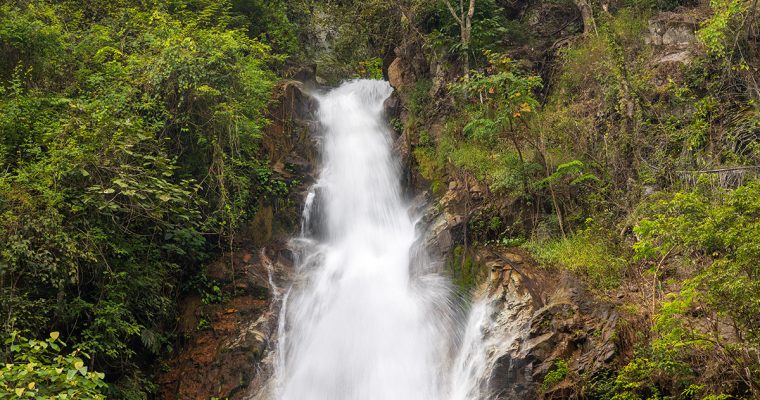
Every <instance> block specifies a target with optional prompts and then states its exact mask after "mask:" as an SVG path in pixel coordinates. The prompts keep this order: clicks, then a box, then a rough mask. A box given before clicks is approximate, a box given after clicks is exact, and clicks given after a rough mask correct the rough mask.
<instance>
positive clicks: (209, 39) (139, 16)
mask: <svg viewBox="0 0 760 400" xmlns="http://www.w3.org/2000/svg"><path fill="white" fill-rule="evenodd" d="M269 3H272V4H274V3H277V2H267V5H266V7H265V6H264V4H263V3H261V2H259V3H256V2H242V1H236V2H228V1H201V0H187V1H184V0H176V1H169V2H153V1H137V0H135V1H128V0H123V1H117V2H112V1H94V2H86V3H81V2H73V1H43V0H35V1H11V2H4V3H3V4H2V5H0V60H2V61H0V164H1V165H2V168H1V169H0V170H1V172H0V242H2V244H0V313H1V314H2V315H3V318H2V325H1V326H0V332H1V333H0V336H2V337H3V338H8V337H10V338H11V340H10V341H5V340H4V342H5V344H4V345H3V346H2V351H0V353H1V354H2V357H3V358H4V359H5V361H6V362H9V363H10V364H9V365H10V366H11V367H10V371H9V372H4V373H3V374H4V375H3V378H2V379H0V381H2V383H0V384H2V385H4V387H5V386H7V387H10V388H15V387H18V388H19V389H14V390H15V391H16V392H19V391H22V390H24V391H25V393H26V394H30V393H36V394H35V395H36V396H43V397H45V398H49V397H47V396H55V395H57V396H58V398H66V396H67V394H66V393H68V396H69V397H68V398H102V397H103V396H105V397H108V398H144V396H145V393H147V392H150V391H152V390H153V387H154V385H153V383H152V380H151V377H150V374H149V373H146V372H145V371H148V370H151V371H155V370H156V369H155V368H154V367H151V365H153V363H155V361H156V360H157V359H158V357H159V356H160V355H162V354H164V353H165V352H166V351H167V350H169V349H170V348H171V344H172V342H173V339H172V331H173V324H174V321H175V315H176V307H175V304H174V303H175V301H176V298H177V297H178V294H179V293H180V291H181V290H192V289H193V288H192V285H189V284H187V283H188V282H190V281H191V279H193V277H195V276H197V275H199V274H202V265H203V263H204V262H205V261H207V260H208V259H209V257H210V256H212V255H214V254H215V253H216V252H218V251H219V250H220V249H221V248H222V247H224V246H226V245H225V243H229V238H230V237H231V235H232V234H233V233H234V232H235V230H236V229H237V228H238V227H239V226H240V225H241V223H243V222H244V221H245V220H246V219H247V218H248V217H249V216H250V215H251V214H252V213H253V212H255V210H256V208H257V207H258V206H259V205H260V204H261V203H262V202H265V201H267V199H268V198H272V197H276V196H282V195H283V194H285V193H284V192H283V190H287V188H286V187H284V188H283V185H282V184H280V183H277V182H274V181H273V177H272V174H271V171H269V170H268V162H267V161H266V159H264V158H262V157H261V155H260V151H259V149H258V144H257V143H258V139H259V137H260V136H261V133H262V128H263V126H264V125H265V124H266V123H267V121H266V119H265V117H264V115H265V112H266V109H267V105H268V103H269V100H270V97H271V91H272V88H273V86H274V84H275V81H276V76H277V73H278V70H277V69H278V68H280V67H281V66H283V62H284V60H285V56H286V54H284V53H278V52H286V51H287V52H289V51H292V47H293V46H294V42H293V41H294V40H295V38H293V37H291V36H290V35H291V33H289V32H290V29H289V25H288V23H287V21H286V20H284V18H285V15H284V12H285V11H284V8H283V7H285V5H284V4H285V3H278V4H279V6H277V7H274V8H270V4H269ZM256 7H258V8H256ZM278 7H279V8H278ZM263 8H266V9H267V10H268V13H267V14H266V15H265V16H264V17H262V18H261V19H252V18H250V13H254V12H255V10H257V9H263ZM281 9H282V10H281ZM256 18H259V15H256ZM278 27H279V28H278ZM262 32H266V35H261V33H262ZM50 331H56V332H61V334H60V336H61V339H63V340H64V341H65V342H66V343H67V344H68V346H64V345H63V343H62V342H60V341H55V340H53V341H35V340H33V339H30V340H29V341H26V340H25V339H21V338H22V337H27V338H35V337H42V336H43V335H47V332H50ZM17 332H18V333H17ZM57 336H58V334H56V337H57ZM19 346H21V347H19ZM58 347H61V351H64V352H66V353H70V354H71V355H70V356H54V355H53V354H48V353H45V352H44V351H43V350H45V349H46V348H56V349H57V348H58ZM40 348H42V350H40ZM64 348H65V349H66V350H64ZM38 351H39V352H41V353H39V354H38V353H35V352H38ZM77 354H79V355H82V354H88V355H89V357H90V359H89V362H88V366H89V369H90V370H92V369H95V370H98V371H102V372H104V373H105V375H106V380H107V382H108V383H109V384H108V385H105V384H103V382H102V381H101V380H100V379H102V375H100V374H98V375H97V377H98V378H97V379H95V378H94V375H92V372H87V368H85V369H81V368H82V367H78V368H76V370H78V371H80V372H81V374H80V375H76V376H81V378H80V379H79V380H77V379H73V380H72V376H69V375H70V374H69V372H70V369H69V365H70V364H72V363H73V364H75V365H78V364H81V363H82V362H83V361H71V360H74V359H75V358H72V357H78V356H77ZM61 357H63V358H61ZM27 360H29V362H30V363H32V364H29V365H36V364H39V365H40V366H41V368H42V367H44V368H46V369H34V371H36V372H35V374H37V375H35V377H34V379H35V380H28V379H27V378H24V379H21V376H20V375H23V371H21V372H19V370H18V368H17V367H16V365H20V364H16V363H17V362H26V361H27ZM19 368H20V367H19ZM30 368H31V367H30ZM34 368H37V367H36V366H35V367H34ZM60 368H64V370H63V372H57V374H63V376H64V377H67V378H66V379H65V380H58V378H56V376H57V375H51V374H52V372H56V371H58V369H60ZM51 371H52V372H51ZM29 379H31V375H30V378H29ZM21 384H23V387H21V386H18V385H21ZM24 388H26V389H24ZM80 389H81V390H84V391H86V393H88V394H83V393H85V392H82V393H79V392H76V391H77V390H80ZM71 390H74V392H71ZM96 392H97V393H102V396H100V395H95V393H96ZM19 396H21V395H20V394H19ZM24 396H26V395H24ZM90 396H91V397H90ZM98 396H100V397H98Z"/></svg>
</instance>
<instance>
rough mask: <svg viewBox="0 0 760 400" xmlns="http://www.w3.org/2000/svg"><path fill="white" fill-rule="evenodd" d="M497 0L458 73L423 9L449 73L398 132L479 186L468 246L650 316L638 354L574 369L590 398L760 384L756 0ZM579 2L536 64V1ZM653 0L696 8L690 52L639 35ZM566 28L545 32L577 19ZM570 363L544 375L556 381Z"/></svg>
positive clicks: (443, 23)
mask: <svg viewBox="0 0 760 400" xmlns="http://www.w3.org/2000/svg"><path fill="white" fill-rule="evenodd" d="M496 3H497V4H496V5H494V4H492V3H491V2H488V1H483V2H476V7H478V6H480V7H482V8H481V9H480V10H481V14H478V18H480V22H479V23H481V24H485V25H488V26H490V28H489V29H487V32H488V34H492V35H494V38H495V40H491V39H487V37H482V38H481V39H477V40H476V39H475V38H474V37H473V39H472V41H471V46H469V47H468V48H467V49H466V50H467V51H469V52H471V55H472V57H470V59H471V60H474V65H473V69H472V70H471V71H470V72H469V74H468V76H464V77H462V76H461V75H462V71H461V69H460V68H459V67H458V65H459V64H458V63H459V60H461V57H462V55H461V49H460V48H459V45H458V43H459V42H458V36H457V35H458V31H457V30H456V29H454V28H455V27H454V26H452V25H451V24H452V21H451V20H447V19H446V17H445V14H440V15H442V16H443V17H444V18H441V19H438V20H437V23H438V25H435V24H434V25H432V26H431V25H430V22H431V20H430V19H426V20H425V23H420V24H419V30H420V31H421V32H423V33H425V32H427V34H426V36H425V37H424V41H425V46H426V47H427V48H429V49H431V51H430V54H429V55H428V57H430V58H431V59H432V63H438V65H442V66H443V67H444V68H445V69H447V71H448V74H449V75H447V77H448V79H447V80H448V82H449V84H448V86H445V87H443V90H441V89H439V88H440V87H441V85H440V83H436V82H435V80H440V79H441V76H442V74H438V75H436V76H433V77H432V80H433V81H432V82H431V80H428V77H424V76H423V77H422V79H419V80H418V81H417V83H416V84H415V85H414V86H412V87H409V88H407V89H406V90H405V93H404V96H405V99H406V104H407V111H408V113H409V116H408V118H406V126H404V127H402V129H406V130H407V132H415V131H418V132H419V135H417V137H416V140H415V143H414V150H413V151H414V156H415V159H416V162H417V164H418V165H419V172H420V173H421V174H422V176H423V177H424V178H426V179H428V180H429V181H430V182H431V184H432V187H433V190H434V192H436V193H443V192H444V191H445V190H446V188H448V187H449V183H448V182H450V181H459V182H460V185H461V182H473V181H476V182H479V183H480V184H481V185H483V186H485V187H486V188H487V189H486V190H485V198H484V200H482V201H481V206H479V207H478V206H473V208H474V211H472V212H471V213H470V214H468V215H467V216H466V218H467V219H468V221H467V223H468V232H469V239H471V240H473V241H475V242H476V243H475V244H476V245H477V244H478V243H480V244H489V245H500V244H501V245H508V246H514V245H521V246H522V247H523V248H525V249H527V250H529V251H530V252H531V254H532V255H533V256H534V258H535V259H536V260H537V261H538V262H539V263H540V264H542V265H543V266H544V267H546V268H560V269H565V270H569V271H572V272H573V273H575V274H577V275H579V276H581V277H583V278H584V279H585V280H586V281H587V282H588V283H589V285H590V288H591V289H592V291H593V292H594V293H595V294H596V295H597V296H598V297H600V298H601V299H605V300H610V299H616V298H624V299H629V298H630V300H626V301H629V303H625V304H622V305H620V311H621V312H622V313H624V314H625V315H630V316H631V320H632V321H637V322H635V323H637V324H641V325H643V326H641V325H638V326H637V328H634V329H638V335H637V337H636V338H635V341H636V343H635V345H636V346H637V350H636V351H635V355H634V356H633V357H632V358H631V359H628V360H626V361H625V362H624V363H623V364H622V365H621V366H620V367H619V368H618V369H611V370H606V371H602V372H600V373H599V374H597V375H593V376H582V377H579V378H577V379H578V380H579V381H580V382H581V383H580V388H579V389H578V390H579V391H581V392H582V393H584V396H586V397H588V398H599V399H609V398H615V399H661V398H679V399H681V398H682V399H691V398H694V399H702V398H705V399H722V398H725V399H727V398H754V397H756V396H758V395H759V394H760V375H759V374H758V370H759V369H760V362H759V361H758V360H759V358H758V342H757V330H758V327H757V326H756V325H757V322H756V316H757V315H758V312H760V310H758V309H757V305H758V304H760V298H758V295H757V293H758V291H759V290H758V289H760V288H759V287H758V278H760V276H758V269H757V265H758V260H760V253H758V244H757V243H758V242H757V236H758V233H759V232H758V231H757V229H758V222H759V221H760V214H758V209H757V206H758V203H757V199H758V198H760V197H759V196H760V192H758V190H759V187H758V185H757V177H758V164H760V147H758V143H760V141H758V138H759V137H760V136H759V135H760V108H759V105H760V92H758V89H760V85H758V82H757V76H758V75H757V72H758V68H760V52H759V51H760V46H758V40H760V35H759V32H760V31H759V30H758V27H760V23H759V22H760V13H758V11H759V10H758V9H757V4H756V3H755V2H752V1H743V0H737V1H713V2H710V4H709V6H707V5H699V4H696V3H689V2H643V1H634V2H612V3H605V4H599V3H597V2H593V1H592V2H588V3H585V2H582V1H577V2H574V4H569V5H568V4H565V3H561V2H558V3H551V4H552V5H551V6H549V5H548V3H546V4H545V3H541V5H536V6H534V7H535V8H531V7H532V6H531V5H523V6H522V7H523V8H522V9H520V8H519V7H520V5H514V4H505V3H502V2H496ZM584 3H585V4H589V5H590V12H589V14H588V15H584V16H583V22H584V24H586V23H591V24H593V25H592V26H590V27H588V26H587V27H585V29H582V30H583V31H584V32H585V34H581V28H582V27H577V28H576V29H577V31H576V32H575V34H572V36H568V37H573V40H572V41H570V40H568V41H566V42H565V43H567V44H566V45H564V46H563V47H562V48H561V49H549V50H547V51H548V52H549V53H550V54H551V56H552V57H554V59H553V62H552V63H551V64H550V66H549V67H547V68H543V69H536V68H535V65H532V64H531V63H533V62H535V61H536V60H535V58H531V55H530V54H526V53H525V52H524V50H523V49H524V48H525V46H529V47H531V48H536V49H538V48H540V46H541V45H542V42H541V38H540V37H539V36H540V35H536V34H526V32H528V31H530V29H533V30H540V29H545V28H543V27H546V26H548V27H553V26H556V24H555V25H553V23H554V22H553V21H552V20H546V21H540V22H537V21H536V20H535V19H531V18H532V17H531V16H532V15H534V14H532V13H540V12H545V10H546V9H545V8H541V7H557V8H562V7H566V8H565V10H567V9H569V10H568V11H556V12H555V14H553V15H559V16H563V15H567V14H568V13H572V9H573V8H575V7H578V8H579V9H580V11H581V12H583V5H584ZM563 4H564V5H563ZM684 6H686V7H697V8H696V10H695V11H690V9H689V8H683V7H684ZM663 10H668V11H671V10H677V11H678V12H680V13H682V14H679V15H698V16H699V17H698V18H699V20H700V21H701V22H700V23H699V24H698V28H697V29H696V32H695V40H694V43H693V44H691V45H690V46H691V50H690V53H689V56H688V58H687V59H685V60H681V61H677V62H670V61H663V58H662V57H663V56H662V54H661V53H660V54H658V51H659V52H662V49H661V48H659V49H658V48H657V47H656V46H655V45H653V44H652V43H647V42H645V41H644V40H643V38H644V37H647V36H648V35H651V34H652V33H651V32H652V28H651V26H650V25H648V21H649V20H650V19H651V18H653V17H656V16H658V15H663V14H658V13H659V12H660V11H663ZM426 12H427V13H428V14H425V13H423V15H431V14H430V11H429V10H428V11H426ZM550 15H552V14H551V13H550ZM478 18H476V19H475V20H476V21H477V20H478ZM662 18H665V19H667V18H673V19H674V20H676V21H677V17H673V15H672V14H664V16H663V17H662ZM689 18H691V17H689ZM434 21H435V20H434ZM476 21H474V22H473V23H474V24H475V23H476ZM665 23H666V24H667V23H669V22H665ZM426 24H427V25H426ZM560 26H561V28H560V29H559V30H555V31H554V32H555V34H559V33H560V32H563V31H562V29H572V25H568V24H565V25H560ZM568 26H569V27H568ZM552 29H553V28H552ZM557 42H561V41H557ZM441 48H443V49H448V50H449V51H446V52H440V51H438V50H437V49H441ZM681 49H683V48H681ZM681 51H682V50H681ZM475 55H478V57H475ZM521 57H523V59H521ZM539 73H540V75H541V78H539V77H538V76H536V74H539ZM457 76H460V77H459V78H456V77H457ZM451 77H453V78H451ZM542 78H543V79H542ZM431 96H437V98H434V97H431ZM441 97H444V99H445V100H441ZM452 106H453V107H452ZM468 184H469V185H471V183H468ZM479 191H480V192H483V190H482V188H479ZM480 195H482V193H481V194H480ZM460 253H461V251H460ZM458 257H460V258H463V259H466V257H467V255H466V254H464V255H462V254H460V255H458ZM463 265H464V263H463ZM629 287H637V288H644V289H642V290H643V291H641V292H639V293H638V294H635V295H631V294H630V293H629V292H627V290H626V288H629ZM637 290H639V289H637ZM642 316H648V317H644V318H641V317H642ZM632 323H633V322H632ZM564 366H565V368H564V369H562V368H559V367H558V368H557V369H555V370H553V371H552V372H550V373H549V374H547V375H546V380H547V381H548V382H549V383H547V382H545V385H544V386H545V387H544V389H548V388H549V387H550V386H551V385H552V384H556V383H559V381H561V380H563V379H564V378H565V375H566V374H567V370H566V366H567V365H566V364H564ZM559 371H563V372H559Z"/></svg>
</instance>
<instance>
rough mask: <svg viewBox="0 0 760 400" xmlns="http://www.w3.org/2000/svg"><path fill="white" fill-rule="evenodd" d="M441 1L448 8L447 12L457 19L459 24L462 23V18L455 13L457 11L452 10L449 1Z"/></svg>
mask: <svg viewBox="0 0 760 400" xmlns="http://www.w3.org/2000/svg"><path fill="white" fill-rule="evenodd" d="M441 1H443V2H444V4H446V8H448V9H449V12H450V13H451V16H452V17H454V19H455V20H456V21H457V23H459V25H461V24H462V18H460V17H459V16H458V15H457V12H456V11H455V10H454V7H453V6H452V5H451V3H450V2H449V0H441Z"/></svg>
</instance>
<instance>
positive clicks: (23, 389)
mask: <svg viewBox="0 0 760 400" xmlns="http://www.w3.org/2000/svg"><path fill="white" fill-rule="evenodd" d="M5 345H6V347H7V348H9V349H10V352H9V353H8V354H6V359H5V365H4V366H3V367H0V392H2V393H0V399H23V398H35V399H72V400H74V399H92V400H101V399H105V398H106V397H105V396H104V395H103V393H102V390H103V389H104V388H105V387H106V384H105V383H104V382H103V378H104V377H105V375H104V374H102V373H100V372H94V371H90V370H89V369H88V367H87V366H86V365H85V361H86V360H87V359H88V357H87V355H86V354H84V353H82V352H80V351H74V352H72V353H69V354H61V350H62V347H63V346H65V344H64V343H63V342H62V341H61V340H60V339H59V333H58V332H52V333H51V334H50V337H49V338H48V339H47V340H34V339H26V338H25V337H23V336H20V335H19V334H18V332H14V333H12V334H11V336H10V337H9V338H8V339H6V340H5Z"/></svg>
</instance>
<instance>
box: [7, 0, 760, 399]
mask: <svg viewBox="0 0 760 400" xmlns="http://www.w3.org/2000/svg"><path fill="white" fill-rule="evenodd" d="M661 11H674V12H675V13H676V14H673V15H679V16H685V17H688V18H696V20H697V23H696V24H695V25H694V26H696V32H695V35H694V42H693V43H686V44H684V46H682V47H683V48H679V49H678V50H679V53H667V54H665V53H663V51H664V50H663V48H662V47H661V46H660V47H658V45H656V44H653V43H650V42H645V41H644V40H642V38H643V37H647V36H648V35H651V33H650V32H649V21H650V19H651V18H652V17H656V16H662V15H663V14H661V13H660V12H661ZM668 15H671V14H668ZM665 17H667V15H665ZM671 17H672V15H671ZM676 22H678V21H676ZM681 22H682V21H681ZM690 26H691V25H690ZM759 32H760V12H758V5H757V2H756V1H754V0H713V1H711V2H710V3H709V5H708V4H700V3H699V2H695V1H691V0H656V1H655V0H627V1H620V2H600V1H596V0H590V1H589V0H577V1H567V0H557V1H539V2H505V1H497V0H474V1H462V2H461V7H460V3H458V2H454V1H449V0H440V1H423V0H402V1H396V2H388V1H380V0H364V1H355V0H345V1H314V0H298V1H284V0H267V1H264V0H223V1H215V0H170V1H154V0H116V1H103V0H93V1H87V2H77V1H71V0H64V1H52V0H12V1H6V2H3V3H2V4H1V5H0V167H1V168H0V314H1V315H2V320H1V321H2V322H1V324H2V325H1V326H0V337H2V338H3V340H2V344H0V354H1V356H0V357H2V358H3V361H4V364H5V368H4V369H0V387H2V390H3V393H0V398H17V397H18V398H23V397H29V398H115V399H142V398H147V397H149V396H150V395H151V394H152V392H154V391H155V386H156V385H155V383H154V382H155V380H154V376H153V373H154V371H157V370H158V368H156V366H157V364H158V362H159V360H160V359H161V357H163V356H165V355H166V354H167V353H168V351H169V350H171V347H172V343H174V337H173V333H172V332H173V328H174V325H175V323H176V314H177V307H176V299H177V298H178V297H179V296H180V295H181V294H182V293H185V292H189V291H193V292H197V293H198V294H199V295H200V296H201V299H202V302H203V303H205V304H215V303H220V302H224V301H226V300H227V299H229V294H227V293H224V291H223V290H222V286H223V285H222V284H220V283H218V282H216V281H213V280H211V279H209V278H208V277H206V276H205V275H204V273H203V269H204V265H205V264H206V263H207V262H208V261H209V260H210V259H212V258H213V257H215V256H216V255H218V254H219V253H220V252H221V251H223V250H224V249H226V248H228V246H230V243H231V241H232V238H233V236H234V235H235V233H236V232H237V231H238V230H239V229H240V227H241V226H243V224H244V223H245V222H246V221H247V220H249V219H250V218H251V217H252V216H253V215H254V214H255V213H256V211H257V210H258V209H260V208H261V207H262V206H264V205H268V204H272V203H274V202H276V201H277V200H278V199H282V198H285V197H286V196H287V195H288V191H289V187H290V186H289V184H288V183H287V182H284V181H282V180H280V179H278V178H277V175H276V174H275V173H274V172H273V171H272V170H271V169H270V168H269V161H268V160H267V155H266V154H265V153H264V152H263V151H262V150H261V149H260V148H259V144H260V139H261V135H262V132H263V129H264V127H265V126H266V125H267V123H268V121H267V118H266V115H267V111H266V110H267V108H268V106H269V105H270V101H271V98H272V96H273V89H274V87H275V85H276V82H277V80H278V79H279V78H281V77H283V76H288V75H289V74H291V73H292V72H294V71H296V70H298V69H299V68H301V67H303V66H310V65H311V64H316V66H317V70H318V75H319V77H320V78H324V80H325V81H326V82H327V83H336V82H338V81H340V80H342V79H347V78H354V77H372V78H380V77H382V76H383V75H386V76H387V75H388V68H389V65H390V64H391V62H392V61H393V60H394V58H395V57H397V56H398V57H400V58H401V59H403V60H404V61H405V62H406V63H407V64H408V65H404V66H403V67H404V68H407V69H408V71H405V72H409V74H407V75H406V76H405V78H407V77H408V76H412V77H413V78H414V82H411V84H409V85H406V86H405V87H404V88H403V90H402V91H401V93H400V95H401V98H402V102H403V105H404V111H403V113H402V114H401V116H400V117H399V119H397V120H394V121H393V125H394V127H395V128H397V130H399V131H405V132H406V133H407V134H409V137H408V139H409V140H410V142H411V143H412V145H413V148H412V154H413V156H414V161H415V164H416V165H415V167H416V169H417V170H418V172H419V173H420V175H422V177H424V178H425V179H427V180H428V181H430V184H431V186H432V189H433V191H434V193H436V194H438V195H442V194H444V193H445V192H446V190H448V188H449V183H450V182H455V183H457V185H455V187H456V188H457V190H462V188H464V192H466V193H467V195H468V196H469V197H468V198H467V199H466V202H467V204H466V208H467V209H466V211H465V214H466V218H465V231H464V235H463V237H464V243H463V245H461V246H457V247H456V250H455V251H454V254H453V255H452V257H451V258H450V260H449V262H448V264H447V267H448V268H449V269H450V270H451V273H452V276H453V277H454V279H455V283H456V284H457V285H458V286H459V287H460V288H461V289H462V291H467V290H469V289H470V288H472V287H473V286H474V285H475V284H476V282H477V280H478V279H479V277H481V276H483V275H485V274H483V273H482V272H483V271H479V270H478V268H477V265H476V264H475V263H474V261H473V260H474V258H473V257H472V255H473V254H471V249H472V245H473V244H474V245H476V246H477V245H483V244H489V245H499V246H504V245H507V246H522V247H523V248H524V249H526V250H528V251H529V252H530V253H531V254H532V255H533V257H534V258H535V259H536V260H537V261H538V262H539V263H540V264H541V266H542V268H547V269H557V270H560V269H561V270H566V271H569V272H570V273H572V274H575V275H577V276H579V277H581V278H582V279H584V280H585V281H586V282H587V283H588V285H589V287H590V288H591V289H592V292H593V293H594V295H596V296H598V297H600V298H602V299H608V300H609V299H612V298H618V296H632V295H631V294H630V293H628V292H627V291H626V288H628V287H631V286H632V285H636V287H640V288H641V291H640V292H638V293H639V294H638V296H640V298H636V299H635V300H636V301H635V303H636V307H629V308H628V309H625V308H624V307H621V308H620V311H621V312H636V313H640V314H642V315H644V314H646V317H642V318H640V319H641V320H642V322H641V323H642V324H643V326H641V327H638V328H640V329H639V333H640V335H639V336H638V337H637V338H636V339H635V343H634V344H633V345H634V346H635V347H636V349H635V351H631V353H630V354H628V356H629V357H628V358H627V359H625V360H622V361H621V364H620V365H610V366H608V367H609V368H608V369H604V370H603V371H601V372H599V371H597V373H596V375H594V376H593V377H592V379H591V380H590V381H589V382H588V386H587V387H584V388H583V390H584V393H585V394H586V396H587V397H588V398H600V399H610V398H614V399H666V398H670V399H676V398H678V399H728V398H737V399H741V398H756V397H758V396H760V362H758V357H759V356H758V348H760V326H758V323H757V320H756V316H757V315H758V314H759V313H760V308H758V304H760V298H758V293H760V286H759V285H760V284H759V283H758V282H760V281H759V280H758V278H760V277H759V276H758V275H759V274H760V271H759V270H758V260H760V245H758V243H757V242H758V241H757V239H756V238H757V237H758V235H759V234H760V232H758V231H759V230H760V225H758V221H759V220H760V200H758V199H759V198H760V185H759V184H758V180H757V177H758V171H760V169H758V165H760V141H758V134H759V133H760V84H759V83H758V82H757V77H758V68H760V45H758V43H759V42H760V36H759V35H760V33H759ZM690 40H691V39H690ZM684 48H685V49H686V50H685V52H681V51H682V50H684ZM668 57H676V58H678V57H682V58H679V59H678V60H676V61H673V59H668ZM668 60H670V61H668ZM405 83H409V82H405ZM473 187H477V189H478V190H477V192H478V194H479V196H480V197H479V198H477V199H475V198H474V197H472V196H471V195H470V194H471V192H474V191H475V190H472V189H473ZM628 300H630V299H628ZM631 303H634V301H631ZM198 325H199V329H201V328H202V329H205V328H207V327H209V321H208V320H206V319H201V321H200V322H199V323H198ZM49 332H53V334H50V333H49ZM58 332H60V333H58ZM41 338H42V339H41ZM64 342H65V343H66V344H64ZM569 365H571V364H570V362H569V361H561V362H557V364H556V365H555V366H554V368H552V369H551V370H550V371H549V372H548V373H547V375H546V377H545V380H544V387H543V389H545V390H549V389H551V386H553V385H556V384H557V383H559V382H562V381H563V380H570V379H574V378H576V376H575V375H576V374H573V373H572V372H573V371H571V370H570V367H569ZM94 371H98V372H94ZM56 396H57V397H56Z"/></svg>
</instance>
